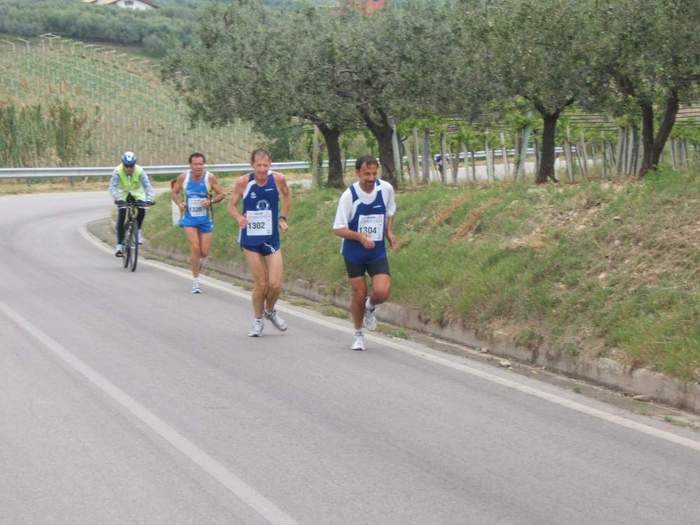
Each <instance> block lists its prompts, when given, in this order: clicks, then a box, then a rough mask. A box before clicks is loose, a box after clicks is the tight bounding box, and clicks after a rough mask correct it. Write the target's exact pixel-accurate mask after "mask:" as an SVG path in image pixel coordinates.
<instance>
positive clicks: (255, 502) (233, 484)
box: [0, 301, 297, 525]
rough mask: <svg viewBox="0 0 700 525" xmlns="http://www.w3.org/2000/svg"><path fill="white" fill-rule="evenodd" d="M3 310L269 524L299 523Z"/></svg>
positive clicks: (40, 333) (33, 328) (1, 306)
mask: <svg viewBox="0 0 700 525" xmlns="http://www.w3.org/2000/svg"><path fill="white" fill-rule="evenodd" d="M0 311H2V312H3V313H4V314H5V315H6V316H7V317H8V318H10V319H11V320H12V321H14V322H15V323H16V324H17V326H19V327H20V328H21V329H22V330H24V331H25V332H27V333H28V334H29V335H31V336H32V337H34V338H35V339H36V340H37V341H39V342H40V343H41V344H43V345H44V346H45V347H46V348H47V349H48V350H49V351H50V352H51V353H53V354H54V355H55V356H57V357H58V358H60V359H61V360H62V361H63V362H64V363H66V365H68V366H69V367H70V368H71V369H73V370H74V371H75V372H77V373H78V374H80V375H81V376H83V377H84V378H85V379H87V380H88V381H90V382H91V383H92V384H93V385H94V386H95V387H97V388H98V389H99V390H101V391H102V392H104V393H105V394H107V395H108V396H109V397H110V398H112V399H113V400H114V401H115V402H116V403H118V404H119V405H121V406H122V407H123V408H124V409H125V410H127V411H128V412H129V413H131V414H132V415H134V416H135V417H136V418H138V419H139V420H141V421H142V422H143V423H144V424H145V425H146V426H148V427H149V428H150V429H151V430H153V432H155V433H156V434H158V435H159V436H160V437H162V438H163V439H164V440H166V441H167V442H168V443H170V444H171V445H172V446H173V447H175V448H176V449H177V450H178V451H180V452H181V453H182V454H184V455H185V456H187V457H188V458H189V459H190V460H192V461H193V462H194V463H195V464H197V465H198V466H199V467H201V468H202V469H203V470H204V471H205V472H207V473H208V474H209V475H210V476H212V477H213V478H214V479H216V480H217V481H218V482H219V483H221V484H222V485H223V486H224V487H226V488H227V489H228V490H229V491H231V492H232V493H233V494H234V495H235V496H236V497H238V498H239V499H240V500H241V501H243V502H245V503H246V504H247V505H249V506H250V507H251V508H253V509H254V510H255V511H256V512H257V513H258V514H259V515H260V516H262V517H263V518H265V519H266V520H267V521H269V522H270V523H273V524H275V525H276V524H285V525H287V524H289V525H292V524H296V523H297V522H296V520H294V518H292V517H291V516H289V515H288V514H287V513H286V512H284V511H283V510H282V509H280V508H279V507H277V505H275V504H274V503H273V502H272V501H270V500H269V499H267V498H266V497H265V496H263V495H262V494H260V493H259V492H258V491H257V490H255V489H254V488H253V487H252V486H250V485H248V484H247V483H246V482H245V481H243V480H242V479H241V478H239V477H238V476H236V475H235V474H234V473H233V472H231V471H230V470H228V469H227V468H226V467H225V466H224V465H223V464H221V463H219V462H218V461H217V460H215V459H214V458H213V457H211V456H210V455H209V454H207V453H206V452H204V451H203V450H202V449H200V448H199V447H197V445H195V444H194V443H192V442H191V441H190V440H188V439H187V438H186V437H184V436H183V435H182V434H180V433H179V432H178V431H177V430H175V429H174V428H173V427H171V426H170V425H168V424H167V423H166V422H165V421H163V420H162V419H160V418H159V417H158V416H156V415H155V414H154V413H153V412H151V411H150V410H148V409H147V408H146V407H144V406H143V405H141V404H140V403H139V402H138V401H136V400H135V399H133V398H132V397H130V396H129V395H128V394H126V393H125V392H124V391H123V390H121V389H120V388H118V387H117V386H115V385H113V384H112V383H111V382H109V381H108V380H107V379H106V378H105V377H104V376H102V375H101V374H100V373H99V372H96V371H95V370H93V369H92V368H90V367H89V366H87V365H86V364H85V363H83V362H82V361H81V360H80V359H78V358H77V357H76V356H75V355H73V354H72V353H71V352H70V351H68V350H67V349H66V348H64V347H63V346H61V345H60V344H59V343H58V342H56V341H55V340H54V339H52V338H51V337H49V336H48V335H46V334H45V333H44V332H43V331H42V330H41V329H40V328H38V327H37V326H35V325H34V324H32V323H31V322H30V321H28V320H26V319H25V318H24V317H22V316H21V315H19V314H18V313H16V312H15V311H14V310H12V309H11V308H10V307H9V306H8V305H7V304H5V303H4V302H2V301H0Z"/></svg>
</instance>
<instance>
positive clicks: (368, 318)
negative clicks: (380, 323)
mask: <svg viewBox="0 0 700 525" xmlns="http://www.w3.org/2000/svg"><path fill="white" fill-rule="evenodd" d="M374 308H375V307H374V306H370V301H369V297H368V298H367V300H366V301H365V315H364V318H363V319H362V325H363V326H364V327H365V328H367V330H376V328H377V317H376V316H375V315H374Z"/></svg>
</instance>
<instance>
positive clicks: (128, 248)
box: [122, 223, 132, 268]
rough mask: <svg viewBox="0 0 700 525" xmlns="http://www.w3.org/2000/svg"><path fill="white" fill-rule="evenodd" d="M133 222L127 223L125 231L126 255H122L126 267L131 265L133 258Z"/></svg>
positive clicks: (124, 252)
mask: <svg viewBox="0 0 700 525" xmlns="http://www.w3.org/2000/svg"><path fill="white" fill-rule="evenodd" d="M131 230H132V227H131V223H128V224H127V225H126V229H125V231H124V251H123V254H124V256H123V257H122V259H123V260H122V262H123V263H124V268H128V267H129V262H130V260H131Z"/></svg>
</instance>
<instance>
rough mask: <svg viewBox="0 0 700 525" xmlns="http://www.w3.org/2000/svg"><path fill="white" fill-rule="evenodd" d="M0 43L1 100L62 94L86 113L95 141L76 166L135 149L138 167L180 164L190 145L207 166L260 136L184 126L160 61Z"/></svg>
mask: <svg viewBox="0 0 700 525" xmlns="http://www.w3.org/2000/svg"><path fill="white" fill-rule="evenodd" d="M0 45H1V46H2V47H3V49H2V53H0V69H2V71H3V75H0V104H2V102H3V101H5V103H7V102H13V103H15V104H18V105H24V106H28V105H33V104H38V103H43V104H45V103H46V101H48V100H51V99H54V98H61V99H63V100H66V101H68V102H69V103H70V104H71V106H74V107H80V108H82V109H83V110H85V111H86V112H87V113H88V115H89V116H90V122H91V123H92V124H93V125H94V131H93V134H92V135H93V138H92V140H91V141H90V148H89V153H88V154H86V155H84V158H82V159H80V162H79V164H82V165H109V164H113V163H114V162H115V161H116V160H117V159H118V155H119V153H120V152H121V151H123V150H125V149H133V150H135V151H137V152H138V154H139V157H140V161H141V163H143V164H181V163H184V162H186V160H187V156H188V155H189V153H191V152H192V151H195V150H199V151H202V152H204V153H205V154H206V155H207V161H208V162H210V163H223V162H240V161H245V160H246V159H247V158H248V155H249V152H250V150H251V149H252V148H253V147H254V146H255V144H256V141H257V140H259V139H258V138H257V137H256V136H254V135H253V134H251V133H250V129H249V126H247V125H245V124H238V125H236V126H230V127H227V128H223V129H211V128H209V127H206V126H201V125H200V126H197V127H195V128H192V129H190V124H189V120H188V117H187V110H186V108H185V107H184V106H183V105H182V103H181V102H179V100H178V97H177V96H176V93H175V92H174V90H173V89H172V88H171V87H170V86H168V85H166V84H164V83H162V82H161V81H160V78H159V71H158V64H157V63H156V62H150V61H148V60H145V59H143V58H141V57H139V56H137V55H133V54H127V53H123V52H121V51H119V50H117V49H108V48H101V47H97V46H92V45H84V44H82V43H79V42H76V41H69V40H65V39H54V40H46V41H42V40H41V39H39V40H38V41H32V42H30V43H29V44H28V45H25V44H24V43H22V42H20V41H18V40H15V41H14V44H11V43H8V42H2V43H0Z"/></svg>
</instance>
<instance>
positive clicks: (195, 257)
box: [185, 226, 202, 279]
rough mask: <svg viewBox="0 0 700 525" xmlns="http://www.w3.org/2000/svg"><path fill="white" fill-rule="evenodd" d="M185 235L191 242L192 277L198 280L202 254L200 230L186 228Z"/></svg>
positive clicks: (190, 227)
mask: <svg viewBox="0 0 700 525" xmlns="http://www.w3.org/2000/svg"><path fill="white" fill-rule="evenodd" d="M185 235H187V240H188V241H189V242H190V264H191V267H192V277H194V278H195V279H196V278H197V277H198V276H199V258H200V254H201V253H202V252H201V247H200V243H199V230H198V229H197V228H194V227H192V226H185Z"/></svg>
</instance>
